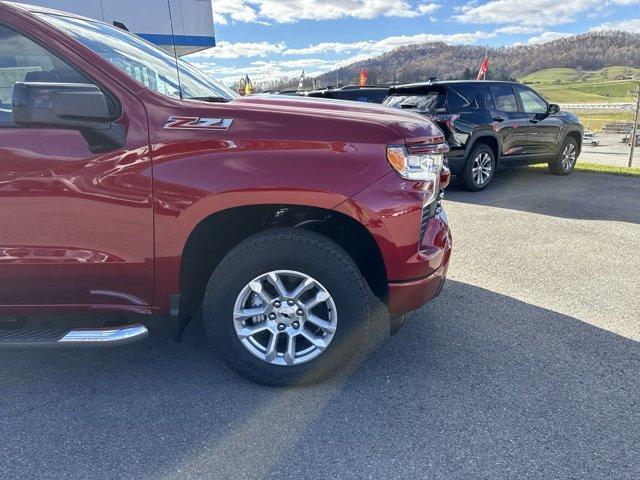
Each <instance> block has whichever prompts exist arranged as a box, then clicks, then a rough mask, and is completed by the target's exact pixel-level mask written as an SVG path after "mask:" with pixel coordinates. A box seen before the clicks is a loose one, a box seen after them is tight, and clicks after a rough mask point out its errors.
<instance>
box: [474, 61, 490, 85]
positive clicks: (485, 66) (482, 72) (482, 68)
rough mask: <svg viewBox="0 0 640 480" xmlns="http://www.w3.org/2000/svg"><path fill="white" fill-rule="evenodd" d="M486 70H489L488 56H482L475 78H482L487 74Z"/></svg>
mask: <svg viewBox="0 0 640 480" xmlns="http://www.w3.org/2000/svg"><path fill="white" fill-rule="evenodd" d="M487 70H489V57H484V60H483V61H482V65H480V70H478V78H476V80H484V79H485V77H486V76H487Z"/></svg>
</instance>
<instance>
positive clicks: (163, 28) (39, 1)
mask: <svg viewBox="0 0 640 480" xmlns="http://www.w3.org/2000/svg"><path fill="white" fill-rule="evenodd" d="M19 1H20V3H28V4H31V5H38V6H41V7H47V8H53V9H56V10H62V11H66V12H71V13H75V14H77V15H82V16H84V17H90V18H95V19H98V20H102V21H104V22H107V23H110V24H114V25H117V26H121V27H122V26H124V27H126V28H127V29H128V30H130V31H131V32H134V33H136V34H137V35H139V36H140V37H142V38H144V39H146V40H148V41H150V42H152V43H155V44H156V45H158V46H161V47H163V48H166V49H167V50H170V51H171V52H172V53H173V47H174V46H175V48H176V51H177V53H178V55H187V54H189V53H194V52H198V51H200V50H204V49H206V48H211V47H213V46H215V44H216V39H215V34H214V29H213V11H212V5H211V0H135V1H132V0H19Z"/></svg>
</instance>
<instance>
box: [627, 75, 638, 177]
mask: <svg viewBox="0 0 640 480" xmlns="http://www.w3.org/2000/svg"><path fill="white" fill-rule="evenodd" d="M638 112H640V79H638V90H637V92H636V115H635V119H634V120H633V128H632V129H631V151H630V152H629V167H631V165H632V164H633V152H634V150H635V148H636V136H637V134H638Z"/></svg>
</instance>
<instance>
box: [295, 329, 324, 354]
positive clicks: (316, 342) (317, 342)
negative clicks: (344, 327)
mask: <svg viewBox="0 0 640 480" xmlns="http://www.w3.org/2000/svg"><path fill="white" fill-rule="evenodd" d="M300 335H302V336H303V337H304V338H306V339H307V340H308V341H309V343H311V344H312V345H313V346H314V347H316V348H317V349H319V350H324V349H325V348H327V342H326V341H325V339H324V338H320V337H318V336H316V335H314V334H312V333H310V332H307V331H306V330H302V331H301V332H300Z"/></svg>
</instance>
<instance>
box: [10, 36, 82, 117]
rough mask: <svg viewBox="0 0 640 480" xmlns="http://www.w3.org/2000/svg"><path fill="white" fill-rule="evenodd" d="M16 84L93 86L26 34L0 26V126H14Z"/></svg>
mask: <svg viewBox="0 0 640 480" xmlns="http://www.w3.org/2000/svg"><path fill="white" fill-rule="evenodd" d="M16 82H62V83H93V82H91V81H90V80H88V79H87V78H86V77H85V76H84V75H82V74H81V73H79V72H78V71H77V70H75V69H74V68H72V67H70V66H69V65H68V64H67V63H65V62H63V61H62V60H60V59H59V58H58V57H56V56H55V55H52V54H51V53H50V52H48V51H47V50H45V49H44V48H42V47H41V46H40V45H38V44H36V43H34V42H33V41H31V40H30V39H28V38H27V37H25V36H24V35H21V34H20V33H18V32H16V31H15V30H11V29H10V28H8V27H6V26H4V25H0V125H3V124H5V125H6V124H11V123H13V116H12V113H11V103H12V102H11V97H12V90H13V84H14V83H16Z"/></svg>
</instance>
